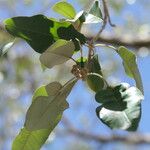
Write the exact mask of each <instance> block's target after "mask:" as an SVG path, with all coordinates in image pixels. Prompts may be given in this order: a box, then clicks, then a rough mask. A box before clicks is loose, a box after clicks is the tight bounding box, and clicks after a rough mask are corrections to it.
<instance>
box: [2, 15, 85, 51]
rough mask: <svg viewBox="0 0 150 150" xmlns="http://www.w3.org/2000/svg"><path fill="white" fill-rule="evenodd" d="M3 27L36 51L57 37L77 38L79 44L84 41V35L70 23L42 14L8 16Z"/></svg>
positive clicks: (45, 46) (57, 38)
mask: <svg viewBox="0 0 150 150" xmlns="http://www.w3.org/2000/svg"><path fill="white" fill-rule="evenodd" d="M5 28H6V29H7V31H8V32H9V33H10V34H12V35H13V36H16V37H20V38H22V39H24V40H26V42H27V43H28V44H29V45H30V46H31V47H32V48H33V49H34V50H35V51H36V52H38V53H43V52H44V51H45V50H46V49H47V48H48V47H49V46H51V45H52V44H53V43H54V42H55V41H57V40H59V39H65V40H71V39H72V40H74V39H76V38H77V39H78V40H79V41H80V43H81V44H84V43H85V42H86V38H85V36H84V35H83V34H81V33H79V32H78V31H77V30H75V28H74V27H73V25H71V23H69V22H65V21H63V22H59V21H57V20H56V19H53V18H51V19H48V18H47V17H45V16H43V15H35V16H32V17H14V18H9V19H7V20H5Z"/></svg>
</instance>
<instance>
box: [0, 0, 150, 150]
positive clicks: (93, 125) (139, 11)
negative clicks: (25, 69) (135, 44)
mask: <svg viewBox="0 0 150 150" xmlns="http://www.w3.org/2000/svg"><path fill="white" fill-rule="evenodd" d="M68 2H70V3H72V4H73V5H74V6H75V8H76V9H77V11H80V10H81V7H80V6H79V5H78V2H77V1H73V0H68ZM42 3H43V2H42V1H35V2H34V4H33V5H32V7H31V6H29V5H26V6H24V5H23V1H19V2H18V3H17V4H16V6H15V9H16V10H17V11H16V15H29V16H30V15H35V14H37V12H40V11H41V8H40V6H41V5H42ZM8 9H9V8H7V9H6V7H5V6H3V7H2V8H1V9H0V22H2V21H3V20H4V19H6V18H8V17H12V16H13V14H10V13H9V10H8ZM127 14H132V15H133V16H134V17H136V18H138V19H139V20H140V23H141V25H142V24H147V25H148V26H150V20H149V19H148V17H149V15H148V10H146V9H144V7H143V6H142V5H141V3H140V0H139V1H136V2H135V3H134V4H133V5H129V4H127V3H126V5H125V7H124V8H123V11H122V13H121V14H119V15H118V14H116V13H114V12H112V15H111V18H112V20H113V22H114V23H115V24H117V26H124V24H125V17H126V15H127ZM45 15H47V16H49V17H55V16H58V15H56V14H55V13H54V12H52V11H51V10H50V8H49V10H47V11H46V12H45ZM59 17H60V16H59ZM137 22H138V21H137ZM133 28H134V27H133ZM107 29H108V30H109V31H110V32H111V31H112V32H113V33H114V31H113V29H110V27H108V28H107ZM131 30H132V28H131ZM128 31H129V29H128ZM129 33H130V32H129ZM149 34H150V33H149ZM122 36H124V35H122ZM104 51H105V49H104ZM109 51H110V50H109ZM99 55H100V57H101V56H102V57H103V52H100V53H99ZM114 57H115V58H118V57H117V56H116V55H115V56H114ZM104 58H105V57H103V58H102V60H104ZM117 61H118V62H119V63H120V64H121V60H119V59H118V60H117ZM137 62H138V66H139V70H140V72H141V75H142V79H143V84H144V92H145V99H144V101H143V102H142V118H141V122H140V125H139V132H142V133H149V132H150V115H149V110H150V109H149V108H150V102H149V99H150V81H149V77H150V71H149V65H150V57H149V56H147V57H144V58H143V57H138V59H137ZM113 75H114V77H115V78H119V80H121V81H123V82H128V83H130V84H131V85H133V84H134V82H133V81H132V80H131V79H129V78H128V77H126V75H125V73H124V70H123V68H120V70H119V71H117V73H115V74H113ZM81 91H82V92H81ZM29 96H30V95H29ZM68 101H69V103H70V109H68V110H66V111H65V115H66V116H67V117H68V118H69V119H70V120H71V122H72V124H74V125H75V126H76V127H77V128H79V129H81V130H83V131H88V132H92V133H95V134H106V135H107V134H108V135H109V134H110V133H111V132H112V133H119V134H126V132H120V131H111V130H110V129H108V128H107V127H106V126H105V125H103V124H102V123H101V122H100V121H99V120H98V119H97V117H96V114H95V108H96V107H97V103H96V102H95V101H94V93H92V92H89V90H88V89H87V88H86V86H85V84H84V83H83V82H79V83H78V84H77V85H76V86H75V88H74V91H73V92H72V93H71V94H70V96H69V98H68ZM84 116H86V117H84ZM87 117H88V118H87ZM88 119H89V120H90V121H89V124H88V123H87V122H88ZM21 123H22V121H21ZM86 123H87V124H86ZM21 126H22V125H21V124H20V127H21ZM59 126H62V124H61V123H60V124H59ZM75 140H76V141H77V142H78V141H79V139H78V138H76V139H74V138H73V137H70V136H68V137H67V138H63V137H61V136H60V137H59V138H58V137H56V138H55V140H54V141H53V142H52V143H51V144H48V145H46V146H45V147H44V148H43V150H47V149H52V150H55V149H56V150H58V149H61V148H62V147H65V145H66V144H68V143H72V141H75ZM6 142H8V143H9V144H8V148H7V146H6V147H5V149H4V150H9V146H10V143H11V139H8V141H6ZM89 143H90V144H91V145H92V146H93V145H94V146H95V147H97V144H95V143H94V142H92V141H91V142H89ZM84 144H85V145H86V144H87V143H86V142H84V141H83V145H84ZM6 145H7V144H6ZM111 146H113V145H108V148H107V149H108V150H110V147H111ZM144 148H145V150H146V148H147V146H145V147H142V150H143V149H144ZM148 148H150V147H148ZM95 149H96V148H95ZM107 149H105V150H107ZM139 149H140V147H139ZM64 150H65V148H64Z"/></svg>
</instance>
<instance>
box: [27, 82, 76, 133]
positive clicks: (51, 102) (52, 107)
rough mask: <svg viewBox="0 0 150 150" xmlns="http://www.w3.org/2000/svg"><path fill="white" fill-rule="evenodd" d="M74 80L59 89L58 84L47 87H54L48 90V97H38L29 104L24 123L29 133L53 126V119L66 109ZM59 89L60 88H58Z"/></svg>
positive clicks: (54, 83)
mask: <svg viewBox="0 0 150 150" xmlns="http://www.w3.org/2000/svg"><path fill="white" fill-rule="evenodd" d="M75 82H76V80H75V81H73V82H70V83H69V84H67V85H65V86H64V87H61V85H60V83H57V82H53V83H51V84H49V87H50V88H51V89H52V87H55V89H53V90H50V89H49V94H48V96H38V97H37V98H36V99H35V100H34V101H33V102H32V104H31V106H30V108H29V110H28V112H27V115H26V121H25V127H26V129H27V130H29V131H33V130H39V129H48V128H49V127H50V126H54V124H55V119H56V118H57V117H58V116H60V115H62V113H63V111H64V110H65V109H67V108H68V103H67V101H66V98H67V96H68V95H69V93H70V91H71V89H72V87H73V86H74V84H75ZM60 87H61V88H60Z"/></svg>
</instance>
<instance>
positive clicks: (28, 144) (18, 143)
mask: <svg viewBox="0 0 150 150" xmlns="http://www.w3.org/2000/svg"><path fill="white" fill-rule="evenodd" d="M52 130H53V128H52V129H42V130H36V131H28V130H27V129H26V128H23V129H21V131H20V133H19V134H18V136H17V137H16V138H15V140H14V142H13V145H12V150H40V148H41V147H42V145H43V144H44V143H45V141H46V140H47V138H48V136H49V134H50V133H51V131H52Z"/></svg>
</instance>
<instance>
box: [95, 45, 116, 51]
mask: <svg viewBox="0 0 150 150" xmlns="http://www.w3.org/2000/svg"><path fill="white" fill-rule="evenodd" d="M94 46H95V47H108V48H111V49H113V50H115V51H116V52H117V48H116V47H114V46H112V45H108V44H96V45H94Z"/></svg>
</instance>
